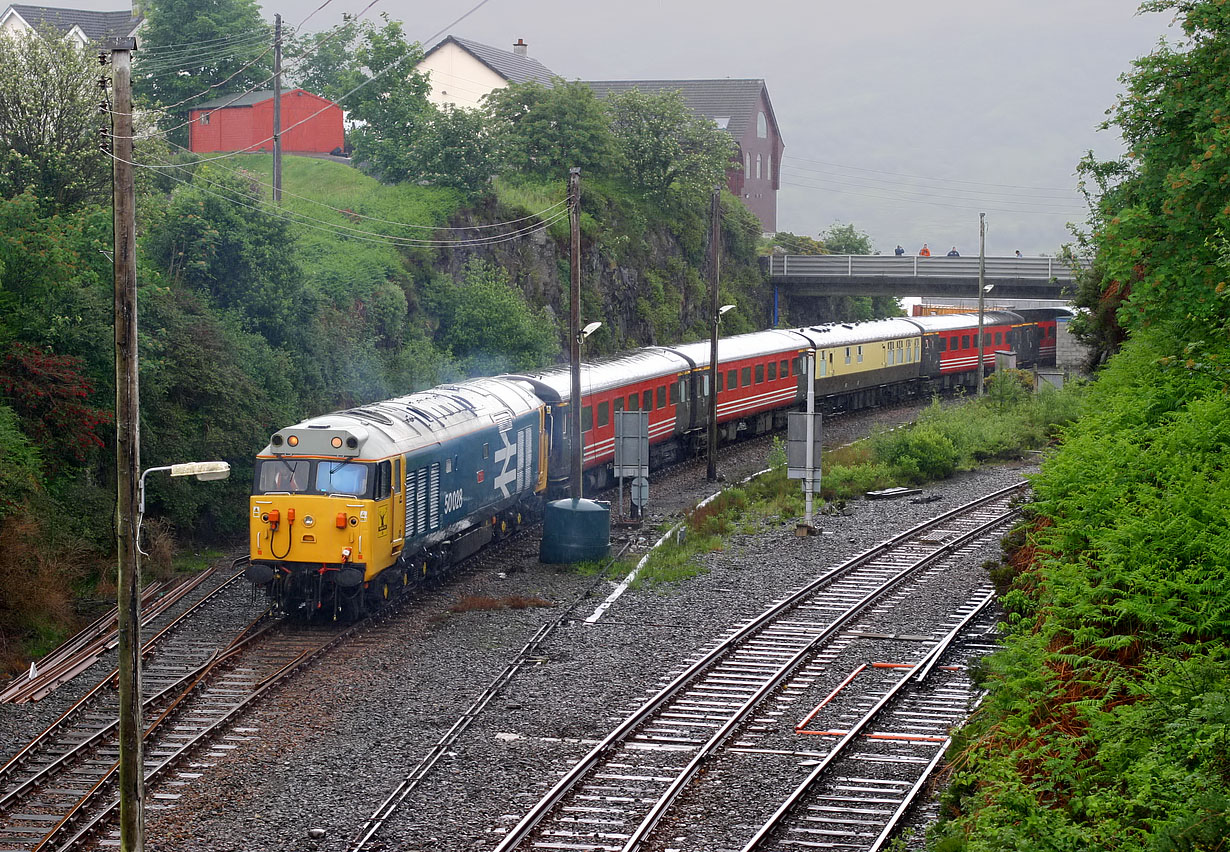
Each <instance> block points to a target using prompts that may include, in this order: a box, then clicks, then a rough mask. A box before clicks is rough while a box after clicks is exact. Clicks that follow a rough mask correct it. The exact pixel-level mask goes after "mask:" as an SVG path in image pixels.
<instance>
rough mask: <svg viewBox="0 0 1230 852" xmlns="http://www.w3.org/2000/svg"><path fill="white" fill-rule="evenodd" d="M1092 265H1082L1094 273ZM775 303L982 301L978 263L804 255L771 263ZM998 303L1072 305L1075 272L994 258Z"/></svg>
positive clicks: (990, 263) (1052, 261)
mask: <svg viewBox="0 0 1230 852" xmlns="http://www.w3.org/2000/svg"><path fill="white" fill-rule="evenodd" d="M1088 265H1089V264H1088V261H1081V262H1078V266H1080V267H1088ZM769 278H770V281H772V283H773V288H774V298H775V299H776V298H777V295H778V294H779V293H780V294H781V295H782V296H785V297H786V298H788V299H791V300H793V299H794V298H795V297H814V296H896V297H903V296H920V297H921V296H940V297H944V296H947V297H951V298H963V297H964V298H969V297H974V298H976V297H977V295H978V258H977V257H915V256H912V255H901V256H897V255H832V254H829V255H801V254H775V255H772V256H770V257H769ZM983 281H984V282H985V283H986V284H993V285H994V293H995V298H996V299H1070V298H1071V296H1072V269H1071V267H1069V266H1068V265H1067V263H1066V262H1065V261H1063V260H1060V259H1058V258H1051V257H988V258H986V267H985V271H984V275H983Z"/></svg>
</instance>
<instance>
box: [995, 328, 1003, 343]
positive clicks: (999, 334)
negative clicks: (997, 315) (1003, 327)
mask: <svg viewBox="0 0 1230 852" xmlns="http://www.w3.org/2000/svg"><path fill="white" fill-rule="evenodd" d="M1003 342H1004V335H1003V333H1002V332H998V331H997V332H995V345H996V346H999V345H1000V344H1002V343H1003Z"/></svg>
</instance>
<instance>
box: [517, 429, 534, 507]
mask: <svg viewBox="0 0 1230 852" xmlns="http://www.w3.org/2000/svg"><path fill="white" fill-rule="evenodd" d="M531 431H532V430H531V429H530V427H528V426H527V427H525V428H524V429H522V430H521V431H520V432H518V433H517V493H518V494H520V493H521V492H523V491H525V488H526V484H527V483H528V482H529V479H530V461H531V457H532V455H533V448H532V445H531V444H530V432H531Z"/></svg>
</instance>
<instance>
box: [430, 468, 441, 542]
mask: <svg viewBox="0 0 1230 852" xmlns="http://www.w3.org/2000/svg"><path fill="white" fill-rule="evenodd" d="M431 528H432V529H433V530H438V529H440V463H439V462H436V463H435V464H433V465H432V466H431Z"/></svg>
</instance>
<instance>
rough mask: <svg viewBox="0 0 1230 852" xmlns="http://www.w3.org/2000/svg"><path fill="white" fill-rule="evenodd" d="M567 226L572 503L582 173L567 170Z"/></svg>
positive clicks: (576, 462)
mask: <svg viewBox="0 0 1230 852" xmlns="http://www.w3.org/2000/svg"><path fill="white" fill-rule="evenodd" d="M568 226H569V229H570V231H571V241H570V244H571V252H570V260H569V267H570V272H571V279H572V286H571V294H570V295H571V297H572V308H571V310H570V312H569V315H568V345H569V347H570V349H569V361H570V363H571V364H572V394H571V396H570V398H569V403H568V404H569V405H570V406H571V409H572V410H571V411H570V412H569V415H570V422H571V424H572V427H571V428H572V444H571V456H572V459H571V461H572V465H571V474H570V476H569V480H568V493H569V496H570V497H572V499H573V500H580V499H581V170H580V169H579V168H571V169H569V170H568Z"/></svg>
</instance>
